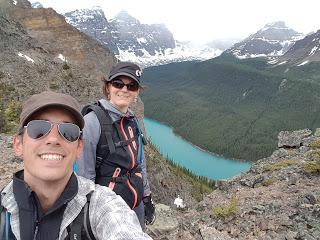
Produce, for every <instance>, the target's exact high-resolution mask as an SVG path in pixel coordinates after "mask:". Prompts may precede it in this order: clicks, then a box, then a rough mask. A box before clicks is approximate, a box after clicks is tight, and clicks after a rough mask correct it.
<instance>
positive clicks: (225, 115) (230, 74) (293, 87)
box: [142, 54, 320, 160]
mask: <svg viewBox="0 0 320 240" xmlns="http://www.w3.org/2000/svg"><path fill="white" fill-rule="evenodd" d="M287 68H288V66H287V65H280V66H273V65H270V64H269V63H268V60H267V59H262V58H250V59H238V58H236V57H234V56H233V55H226V54H224V55H221V56H219V57H217V58H214V59H211V60H207V61H203V62H182V63H172V64H167V65H163V66H154V67H150V68H147V69H145V71H144V75H143V79H142V81H143V82H144V84H145V85H146V86H147V87H148V88H147V90H146V91H144V92H143V93H142V99H143V101H144V102H145V114H146V116H147V117H150V118H152V119H155V120H158V121H160V122H164V123H166V124H168V125H170V126H172V127H173V129H174V131H175V132H176V133H178V134H179V135H180V136H182V137H184V138H185V139H187V140H188V141H190V142H192V143H194V144H196V145H197V146H199V147H201V148H203V149H206V150H209V151H211V152H214V153H217V154H222V155H224V156H226V157H231V158H237V159H245V160H256V159H259V158H262V157H265V156H267V155H269V154H270V153H271V151H272V150H273V149H274V148H275V146H276V142H275V138H276V135H277V133H278V132H280V131H282V130H294V129H301V128H310V129H312V130H314V129H315V128H316V127H318V126H319V125H320V101H319V99H320V84H319V83H320V70H319V69H320V63H317V62H314V63H313V64H312V65H303V66H295V67H291V66H290V70H289V71H286V69H287Z"/></svg>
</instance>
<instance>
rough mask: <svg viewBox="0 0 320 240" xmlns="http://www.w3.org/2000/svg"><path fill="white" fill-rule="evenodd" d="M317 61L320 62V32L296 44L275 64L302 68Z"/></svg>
mask: <svg viewBox="0 0 320 240" xmlns="http://www.w3.org/2000/svg"><path fill="white" fill-rule="evenodd" d="M315 61H317V62H318V61H320V30H318V31H317V32H315V33H311V34H309V35H307V36H306V37H305V38H303V39H301V40H298V41H297V42H295V44H294V45H293V46H292V47H291V48H290V49H289V50H288V51H287V52H286V53H285V54H284V55H283V56H281V57H280V58H279V59H278V61H277V62H274V63H277V64H284V63H287V64H295V65H298V66H301V65H305V64H308V63H311V62H315Z"/></svg>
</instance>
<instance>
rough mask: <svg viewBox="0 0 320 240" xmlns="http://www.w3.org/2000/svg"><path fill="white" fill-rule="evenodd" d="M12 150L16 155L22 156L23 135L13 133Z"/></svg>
mask: <svg viewBox="0 0 320 240" xmlns="http://www.w3.org/2000/svg"><path fill="white" fill-rule="evenodd" d="M13 150H14V153H15V155H16V156H17V157H22V154H23V136H22V135H15V136H14V137H13Z"/></svg>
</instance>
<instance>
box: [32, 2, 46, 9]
mask: <svg viewBox="0 0 320 240" xmlns="http://www.w3.org/2000/svg"><path fill="white" fill-rule="evenodd" d="M31 6H32V7H33V8H43V5H42V4H41V3H40V2H34V3H32V4H31Z"/></svg>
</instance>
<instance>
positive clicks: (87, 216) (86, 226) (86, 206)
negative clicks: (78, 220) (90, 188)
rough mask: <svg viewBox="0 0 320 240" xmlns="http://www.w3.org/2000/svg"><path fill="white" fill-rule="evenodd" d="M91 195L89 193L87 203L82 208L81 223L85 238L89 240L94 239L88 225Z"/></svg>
mask: <svg viewBox="0 0 320 240" xmlns="http://www.w3.org/2000/svg"><path fill="white" fill-rule="evenodd" d="M91 194H92V192H90V193H89V194H88V195H87V203H86V205H85V206H84V219H83V220H84V222H83V225H84V229H85V231H86V233H87V237H88V239H89V240H94V239H96V238H95V237H94V235H93V232H92V229H91V224H90V218H89V207H90V199H91Z"/></svg>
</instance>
